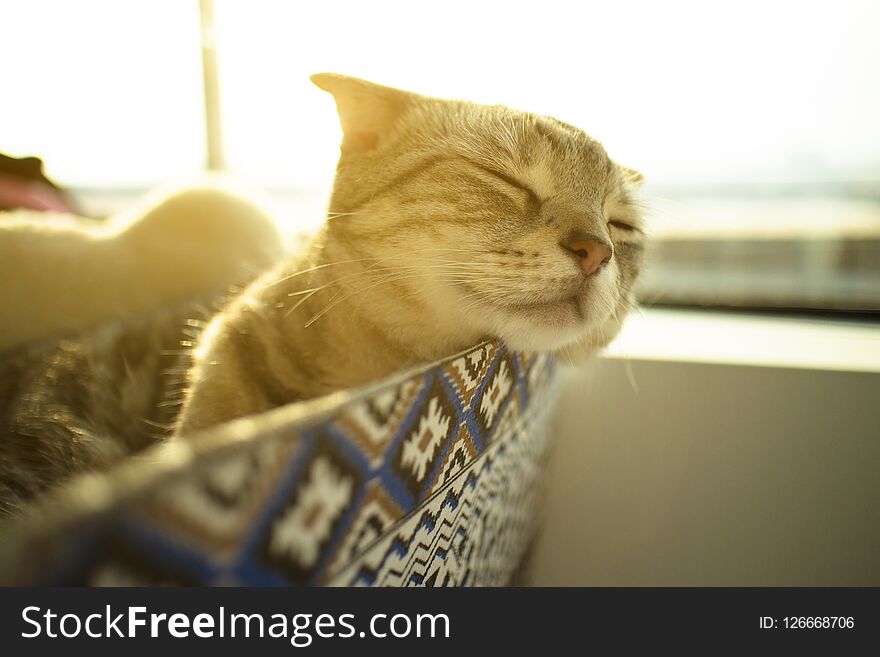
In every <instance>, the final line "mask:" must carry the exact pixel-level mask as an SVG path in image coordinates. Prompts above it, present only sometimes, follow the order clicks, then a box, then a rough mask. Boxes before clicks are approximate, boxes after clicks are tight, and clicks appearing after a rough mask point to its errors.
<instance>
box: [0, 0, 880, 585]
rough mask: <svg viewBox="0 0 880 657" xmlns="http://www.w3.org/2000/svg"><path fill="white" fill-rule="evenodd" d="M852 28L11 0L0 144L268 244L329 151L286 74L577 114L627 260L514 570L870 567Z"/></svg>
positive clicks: (675, 12) (395, 8)
mask: <svg viewBox="0 0 880 657" xmlns="http://www.w3.org/2000/svg"><path fill="white" fill-rule="evenodd" d="M878 25H880V4H878V3H877V2H874V1H873V0H863V1H859V0H837V1H834V2H831V1H828V2H822V1H816V2H807V1H800V2H794V1H792V2H784V1H770V0H763V1H751V0H747V1H741V2H737V3H723V4H722V3H706V2H697V1H682V0H673V1H670V2H664V3H655V2H648V1H636V0H633V1H629V2H617V3H609V2H579V3H571V2H564V1H562V0H542V2H515V1H512V0H507V1H505V2H461V1H459V0H447V1H446V2H443V3H441V4H440V5H426V4H419V3H412V2H361V3H358V2H343V1H339V0H324V1H323V2H314V3H298V2H296V3H295V2H282V1H270V0H255V1H249V2H236V1H235V0H213V1H212V0H202V1H201V2H198V1H197V0H150V2H146V1H130V2H124V3H122V2H117V1H114V0H82V1H80V2H76V3H71V2H63V1H54V2H53V1H51V0H29V1H28V2H26V3H23V2H13V1H11V0H10V1H4V2H0V61H2V62H3V75H2V77H0V85H2V86H0V94H2V98H3V101H2V103H0V152H3V153H5V154H6V155H8V156H10V157H12V158H24V157H27V156H36V157H39V158H40V159H41V160H42V161H43V163H44V169H43V170H44V172H45V174H46V176H48V178H49V179H51V180H52V181H54V182H55V183H56V184H57V185H58V186H59V187H61V188H62V189H63V190H64V192H65V194H66V196H65V197H64V200H63V201H58V200H57V199H55V200H52V199H48V200H47V198H45V197H44V198H43V199H42V201H39V202H42V203H44V204H45V205H47V206H48V207H52V206H53V204H55V205H57V204H58V203H67V204H68V205H69V207H73V208H75V209H76V210H78V211H79V212H82V213H84V214H87V215H91V216H95V217H101V216H105V215H107V214H109V213H112V212H114V211H116V210H118V209H120V208H122V207H125V206H126V205H127V204H128V203H130V202H131V201H132V200H134V199H135V198H136V197H138V196H140V195H141V194H143V193H144V192H145V191H146V190H148V189H150V188H151V187H153V186H155V185H156V184H158V183H160V182H164V181H167V180H169V179H181V178H183V179H186V178H189V177H194V176H197V175H199V174H200V173H201V172H203V171H205V170H211V171H221V172H227V173H229V174H232V175H233V176H235V177H236V178H237V179H239V180H244V181H247V183H248V184H249V185H251V186H253V187H254V188H255V189H258V190H260V191H261V192H262V193H263V194H265V196H266V197H267V198H268V199H270V200H271V202H272V203H273V204H275V206H276V208H277V215H278V217H279V218H280V219H281V220H282V221H283V223H284V225H285V228H286V229H288V230H289V231H290V232H297V231H301V230H308V229H309V228H311V227H313V226H315V225H317V224H318V223H320V221H321V220H322V218H323V209H324V204H325V202H326V198H327V194H328V191H329V189H330V184H331V179H332V173H333V169H334V165H335V161H336V156H337V153H338V148H337V146H338V142H339V138H340V134H339V127H338V123H337V119H336V114H335V110H334V107H333V102H332V99H331V98H330V97H329V96H328V95H327V94H325V93H323V92H321V91H319V90H318V89H317V88H315V87H314V86H313V85H312V84H311V83H310V82H309V80H308V76H309V74H311V73H315V72H319V71H335V72H341V73H346V74H350V75H355V76H359V77H364V78H368V79H371V80H374V81H377V82H380V83H382V84H386V85H391V86H398V87H402V88H406V89H410V90H413V91H419V92H422V93H426V94H429V95H435V96H442V97H453V98H466V99H469V100H474V101H478V102H487V103H503V104H507V105H510V106H513V107H517V108H521V109H527V110H530V111H535V112H540V113H545V114H551V115H553V116H556V117H557V118H559V119H562V120H564V121H567V122H570V123H572V124H575V125H577V126H579V127H582V128H584V129H585V130H586V131H587V132H588V133H590V134H591V135H592V136H594V137H595V138H597V139H599V140H600V141H602V142H603V143H604V144H605V146H606V148H607V149H608V151H609V153H610V154H611V156H612V157H613V158H615V159H616V160H617V161H619V162H621V163H623V164H625V165H626V166H629V167H633V168H636V169H639V170H640V171H642V172H643V173H644V174H645V177H646V180H647V184H646V186H645V189H644V192H645V197H646V200H647V202H648V203H649V205H650V207H651V208H652V210H651V218H650V229H651V233H652V238H653V249H652V252H651V255H650V262H649V266H648V268H647V271H646V274H645V275H644V277H643V281H642V287H641V291H640V296H641V300H642V302H643V305H644V306H645V307H646V308H647V310H646V311H645V312H644V313H643V315H641V316H638V317H637V318H636V319H635V320H634V322H631V323H630V324H628V325H627V328H626V329H625V331H624V334H623V336H622V338H621V340H620V341H618V342H617V343H616V344H615V346H614V347H613V348H612V349H611V350H610V352H609V354H608V355H607V356H606V358H604V359H603V360H601V361H599V362H598V363H597V364H596V365H595V366H594V367H593V368H592V369H590V370H589V371H585V372H584V373H581V374H579V375H578V376H579V377H580V378H577V379H576V380H575V381H574V382H573V383H572V384H571V386H570V388H569V391H568V397H566V399H565V400H564V402H563V406H564V407H563V412H562V416H561V417H562V420H561V422H562V430H563V433H564V434H565V435H566V436H569V438H568V439H567V440H562V441H561V443H560V448H559V450H560V453H561V454H563V455H564V458H563V459H562V461H561V462H562V463H563V466H562V467H561V469H559V468H557V475H556V479H555V481H557V482H560V483H557V484H556V489H555V491H556V492H553V491H551V495H550V496H551V499H556V500H557V502H556V503H554V504H555V505H554V506H552V507H551V508H552V509H554V510H555V511H553V512H552V513H550V514H549V516H548V521H547V522H548V527H547V532H546V533H545V536H547V537H549V538H547V539H546V540H545V541H544V542H543V544H542V545H541V546H539V549H538V555H539V558H538V567H537V573H536V577H537V578H538V581H539V582H542V583H574V584H578V583H581V584H582V583H604V584H614V583H618V584H619V583H627V584H637V583H692V584H700V583H716V584H723V583H728V584H737V583H741V584H754V583H794V584H803V583H866V582H869V581H870V582H873V583H878V581H880V563H878V561H880V560H878V558H877V556H876V555H877V554H880V512H878V511H877V508H880V507H877V505H876V500H877V499H878V498H880V489H878V484H877V479H878V478H877V476H876V472H877V471H878V469H880V446H878V440H877V438H878V434H877V431H876V420H877V419H878V416H877V415H876V408H874V404H875V402H874V401H872V400H876V399H877V398H878V396H880V382H878V376H877V374H878V373H880V338H878V326H877V323H876V317H877V315H876V313H877V312H878V311H880V122H878V119H877V117H878V116H880V84H878V80H880V39H878V38H877V26H878ZM16 161H17V162H19V164H17V165H15V166H17V167H18V168H19V169H21V168H22V166H23V165H21V164H20V161H19V160H16ZM25 163H26V166H24V169H27V170H31V173H30V179H31V180H34V179H36V178H38V177H39V176H38V175H37V174H38V169H39V166H38V164H39V163H36V164H35V163H34V161H25ZM15 166H13V167H12V169H14V168H15ZM34 166H36V167H37V173H34V171H33V168H34ZM15 175H17V174H14V172H13V173H9V172H7V173H6V174H3V176H5V178H4V177H0V194H2V192H3V189H4V184H5V185H6V187H5V189H6V190H7V192H8V193H9V194H11V192H9V189H10V181H11V180H12V179H13V178H14V177H15ZM4 181H5V182H4ZM695 308H701V309H703V310H702V312H696V311H695V310H694V309H695ZM721 311H724V312H721ZM584 399H587V400H588V401H587V402H584V401H583V400H584ZM586 413H589V415H586ZM584 426H589V428H590V430H589V431H586V430H585V429H584ZM585 434H588V435H587V436H586V438H585V437H584V436H585ZM554 496H555V497H554ZM572 514H575V515H577V514H580V515H579V516H578V517H579V518H580V520H578V521H577V522H575V523H572V521H571V517H572ZM572 527H575V528H579V531H572V530H571V528H572ZM823 528H824V529H823ZM793 555H801V556H800V557H799V558H796V557H794V556H793Z"/></svg>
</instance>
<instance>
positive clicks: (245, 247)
mask: <svg viewBox="0 0 880 657" xmlns="http://www.w3.org/2000/svg"><path fill="white" fill-rule="evenodd" d="M280 253H281V240H280V237H279V235H278V232H277V231H276V229H275V227H274V224H273V223H272V221H271V220H270V219H269V218H268V217H267V216H266V215H265V214H264V213H263V212H261V211H260V210H259V209H258V208H257V207H255V206H254V205H252V204H250V203H249V202H247V201H245V200H243V199H241V198H239V197H237V196H234V195H232V194H229V193H227V192H224V191H222V190H219V189H215V188H193V189H188V190H184V191H181V192H178V193H175V194H172V195H170V196H168V195H166V196H164V197H162V198H161V199H160V200H158V201H150V200H148V201H146V202H142V203H141V204H139V205H138V206H136V207H134V208H131V209H129V210H128V211H126V212H124V213H122V214H121V215H118V216H116V217H113V218H111V219H110V220H108V222H107V224H106V225H105V226H100V227H97V228H96V225H95V224H94V222H87V220H78V219H77V218H75V217H68V221H67V222H66V223H65V224H63V225H59V224H57V223H53V222H49V221H46V219H45V217H42V216H41V215H39V214H36V213H18V212H16V213H8V214H6V215H5V216H4V215H0V350H3V349H7V348H11V347H15V346H18V345H23V344H27V343H32V342H38V341H41V340H47V339H50V338H52V337H55V336H58V335H61V334H64V333H66V332H71V331H79V330H82V329H85V328H87V327H90V326H94V325H97V324H100V323H102V322H106V321H109V320H113V319H116V318H121V317H124V316H127V315H129V314H131V313H134V312H137V311H140V310H145V309H147V308H150V307H153V306H161V305H165V304H169V303H174V302H177V301H182V300H186V299H191V298H195V297H204V296H206V295H208V294H210V293H214V292H221V291H223V290H224V289H225V288H227V287H228V286H230V285H234V284H243V283H246V282H248V281H250V280H251V279H252V278H254V277H255V276H256V275H257V274H259V273H260V272H261V271H262V270H263V269H265V268H266V267H268V266H269V265H270V264H271V263H272V262H273V261H274V260H275V259H276V258H277V257H278V256H279V255H280Z"/></svg>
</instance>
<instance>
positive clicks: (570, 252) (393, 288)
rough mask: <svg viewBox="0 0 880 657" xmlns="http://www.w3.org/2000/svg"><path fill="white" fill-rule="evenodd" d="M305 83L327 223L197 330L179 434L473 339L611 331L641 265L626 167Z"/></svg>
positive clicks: (435, 108) (338, 84)
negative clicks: (328, 189)
mask: <svg viewBox="0 0 880 657" xmlns="http://www.w3.org/2000/svg"><path fill="white" fill-rule="evenodd" d="M312 80H313V82H314V83H315V84H317V85H318V86H319V87H321V88H322V89H324V90H326V91H328V92H329V93H331V94H332V95H333V97H334V99H335V101H336V106H337V110H338V114H339V118H340V122H341V126H342V133H343V140H342V145H341V155H340V159H339V163H338V166H337V170H336V177H335V180H334V185H333V191H332V195H331V200H330V211H329V213H328V221H327V222H326V224H325V225H324V227H323V229H322V230H321V231H320V233H319V234H318V235H317V237H316V238H315V240H314V242H313V243H312V245H311V247H310V248H308V249H306V250H305V251H304V252H303V253H301V254H299V255H298V256H297V257H295V258H293V259H291V260H289V261H287V262H283V263H282V265H281V266H280V267H278V268H277V269H275V270H274V271H271V272H269V273H268V274H267V275H266V276H264V277H263V278H261V279H259V280H258V281H257V282H256V283H254V284H253V285H252V286H251V287H250V289H249V290H248V291H247V292H245V293H244V294H243V295H241V296H240V297H239V298H238V299H236V301H235V302H234V303H233V304H232V305H231V306H230V307H229V308H228V309H227V311H226V312H224V313H223V314H222V315H219V316H218V317H216V318H215V319H214V321H213V322H212V323H211V324H210V326H209V328H208V330H207V332H206V334H205V336H203V339H202V341H201V344H200V346H199V347H198V348H197V349H196V351H195V355H194V359H195V362H194V366H193V368H192V369H191V370H190V373H189V385H190V392H189V395H188V397H187V399H186V401H185V403H184V407H183V410H182V412H181V415H180V420H179V422H178V426H177V433H178V434H184V433H190V432H193V431H196V430H199V429H203V428H206V427H209V426H211V425H213V424H216V423H218V422H222V421H225V420H229V419H232V418H235V417H240V416H243V415H250V414H253V413H258V412H261V411H265V410H267V409H269V408H272V407H274V406H278V405H280V404H283V403H287V402H291V401H295V400H298V399H305V398H309V397H314V396H317V395H321V394H325V393H329V392H332V391H334V390H338V389H341V388H346V387H350V386H352V385H358V384H363V383H366V382H368V381H372V380H375V379H378V378H380V377H383V376H385V375H387V374H389V373H391V372H394V371H397V370H400V369H402V368H405V367H409V366H412V365H415V364H418V363H422V362H426V361H431V360H434V359H437V358H440V357H442V356H444V355H447V354H450V353H453V352H456V351H459V350H461V349H464V348H466V347H467V346H469V345H473V344H475V343H477V342H479V341H481V340H484V339H487V338H501V339H502V340H504V341H505V342H506V343H507V344H508V345H509V346H510V347H511V348H513V349H519V350H524V351H548V350H561V353H562V354H563V355H564V357H566V358H573V357H574V356H575V355H576V354H577V353H578V352H591V351H593V350H595V349H596V348H598V347H601V346H603V345H604V344H607V342H608V341H610V340H611V339H612V338H613V337H614V335H616V332H617V331H618V330H619V327H620V321H621V319H622V317H623V316H624V314H625V313H626V311H627V310H628V308H629V307H630V306H631V305H632V303H633V298H632V293H633V283H634V282H635V278H636V275H637V274H638V272H639V270H640V265H641V258H642V250H643V235H644V228H643V225H642V217H641V212H640V206H639V204H638V202H637V201H636V200H635V198H634V193H635V188H636V187H637V186H638V185H639V183H640V182H641V175H640V174H638V173H637V172H635V171H633V170H631V169H628V168H624V167H621V166H619V165H617V164H615V163H614V162H613V161H612V160H611V159H609V157H608V155H607V154H606V152H605V150H604V149H603V148H602V146H601V145H600V144H599V143H598V142H596V141H594V140H593V139H591V138H589V137H588V136H587V135H586V134H585V133H583V132H582V131H581V130H578V129H577V128H574V127H572V126H570V125H567V124H565V123H562V122H560V121H557V120H555V119H552V118H549V117H543V116H538V115H535V114H529V113H525V112H518V111H515V110H511V109H508V108H506V107H500V106H484V105H476V104H473V103H468V102H462V101H449V100H440V99H436V98H429V97H425V96H421V95H418V94H414V93H410V92H405V91H400V90H397V89H392V88H389V87H385V86H381V85H377V84H374V83H371V82H366V81H364V80H360V79H356V78H351V77H346V76H341V75H336V74H328V73H324V74H317V75H315V76H313V77H312Z"/></svg>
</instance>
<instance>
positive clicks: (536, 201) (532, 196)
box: [477, 164, 541, 206]
mask: <svg viewBox="0 0 880 657" xmlns="http://www.w3.org/2000/svg"><path fill="white" fill-rule="evenodd" d="M477 166H479V167H480V169H482V170H483V171H485V172H486V173H488V174H490V175H491V176H494V177H495V178H498V179H499V180H501V181H503V182H505V183H507V184H508V185H510V186H511V187H516V188H517V189H519V190H522V191H524V192H525V193H526V194H528V196H529V205H532V206H538V205H540V204H541V199H540V198H538V195H537V194H536V193H535V191H534V190H533V189H532V188H531V187H529V186H528V185H526V184H525V183H522V182H520V181H519V180H517V179H516V178H514V177H513V176H509V175H507V174H506V173H504V172H502V171H498V170H497V169H493V168H490V167H487V166H484V165H482V164H481V165H477Z"/></svg>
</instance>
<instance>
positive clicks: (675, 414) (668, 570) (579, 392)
mask: <svg viewBox="0 0 880 657" xmlns="http://www.w3.org/2000/svg"><path fill="white" fill-rule="evenodd" d="M627 369H629V373H628V372H627ZM633 382H634V383H633ZM634 386H635V387H634ZM878 426H880V373H872V372H854V371H849V372H847V371H828V370H816V369H797V368H779V367H758V366H750V365H730V364H726V365H725V364H712V363H684V362H675V361H668V362H663V361H648V360H635V361H626V360H622V359H618V358H606V359H601V360H598V361H596V362H594V363H593V364H592V365H591V366H589V367H588V368H587V369H585V370H584V371H582V372H578V373H577V374H575V375H574V376H573V378H572V380H571V382H570V385H569V386H568V387H567V389H566V391H565V393H564V395H563V398H562V400H561V407H560V419H559V431H558V442H557V444H556V450H555V453H554V456H553V459H552V461H551V468H550V476H549V489H548V505H547V509H546V515H545V519H544V520H545V526H544V531H543V533H542V535H541V537H540V539H539V541H538V544H537V546H536V549H535V554H534V560H533V562H532V564H531V569H530V570H531V573H530V578H529V581H530V582H531V583H532V584H536V585H648V586H651V585H695V586H701V585H730V586H737V585H744V586H748V585H875V586H876V585H880V428H878Z"/></svg>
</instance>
